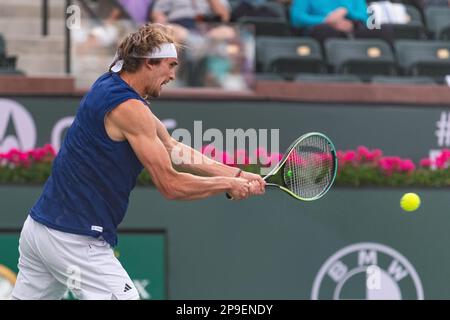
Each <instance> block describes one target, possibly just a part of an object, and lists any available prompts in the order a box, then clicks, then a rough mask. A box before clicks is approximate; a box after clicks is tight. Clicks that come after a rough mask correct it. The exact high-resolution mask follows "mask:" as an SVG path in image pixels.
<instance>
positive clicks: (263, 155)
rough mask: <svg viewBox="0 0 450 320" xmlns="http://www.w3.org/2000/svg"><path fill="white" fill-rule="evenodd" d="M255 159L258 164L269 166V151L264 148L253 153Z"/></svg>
mask: <svg viewBox="0 0 450 320" xmlns="http://www.w3.org/2000/svg"><path fill="white" fill-rule="evenodd" d="M253 156H254V159H255V160H256V163H260V164H262V165H267V164H268V163H269V158H268V156H267V150H266V149H265V148H263V147H259V148H257V149H256V150H255V151H254V152H253Z"/></svg>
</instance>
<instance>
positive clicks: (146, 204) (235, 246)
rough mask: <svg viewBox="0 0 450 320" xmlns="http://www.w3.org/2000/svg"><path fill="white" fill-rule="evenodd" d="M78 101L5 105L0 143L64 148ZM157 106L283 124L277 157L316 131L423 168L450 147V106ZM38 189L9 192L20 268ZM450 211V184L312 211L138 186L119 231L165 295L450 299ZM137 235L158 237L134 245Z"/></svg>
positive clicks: (3, 227) (359, 192) (186, 124)
mask: <svg viewBox="0 0 450 320" xmlns="http://www.w3.org/2000/svg"><path fill="white" fill-rule="evenodd" d="M79 100H80V97H78V96H74V97H63V98H62V97H56V96H54V97H14V96H5V97H3V98H1V99H0V119H1V118H2V117H3V119H7V129H6V132H5V133H4V134H3V136H2V137H0V146H1V144H2V143H4V141H6V139H7V138H8V137H9V139H16V140H17V141H18V143H19V144H21V145H22V146H25V145H27V144H28V145H33V144H34V145H33V147H34V146H41V145H43V144H45V143H48V142H52V141H60V140H61V138H62V137H63V135H64V132H65V131H64V128H65V126H66V125H67V123H70V117H73V116H74V115H75V112H76V108H77V105H78V103H79ZM11 101H12V102H13V104H14V106H11V105H12V104H11ZM17 104H18V105H19V107H17ZM5 106H6V107H5ZM152 109H153V111H154V112H155V114H156V115H157V116H158V117H160V118H161V119H165V120H168V119H172V121H171V122H172V123H175V124H176V128H186V129H188V130H189V131H192V130H193V123H194V121H197V120H202V121H203V128H204V130H206V129H208V128H218V129H221V130H224V129H226V128H231V129H236V128H243V129H248V128H256V129H280V148H281V150H283V149H284V148H285V147H286V146H287V145H289V143H290V142H291V141H292V140H293V139H294V138H296V137H297V136H299V135H300V134H302V133H305V132H308V131H321V132H324V133H326V134H327V135H329V136H330V137H331V138H332V139H333V141H334V142H335V144H336V146H337V148H338V149H340V150H345V149H351V148H355V147H357V146H358V145H366V146H368V147H370V148H380V149H382V150H383V151H384V153H385V154H387V155H399V156H402V157H410V158H412V159H414V160H416V161H417V160H419V159H420V158H422V157H425V156H428V154H429V152H430V150H433V149H440V148H445V147H448V146H450V115H449V109H448V107H446V106H442V107H439V106H420V105H410V106H408V105H406V106H405V105H402V106H399V105H370V104H364V105H356V104H353V105H350V104H343V103H336V104H321V103H314V104H313V103H299V102H274V101H271V102H270V101H267V102H265V101H213V100H211V101H208V100H186V101H182V100H170V99H166V100H164V99H163V100H158V101H155V102H153V103H152ZM24 110H26V111H25V112H24ZM24 117H25V118H27V119H28V120H29V119H31V120H32V126H33V125H34V126H35V133H33V130H32V129H33V128H32V126H31V127H30V126H28V127H25V126H24V123H25V124H27V121H28V120H25V121H24V120H23V119H24ZM65 118H66V120H64V119H65ZM447 119H448V120H447ZM29 123H30V122H29V121H28V124H29ZM30 132H31V133H30ZM436 132H438V133H439V134H436ZM33 134H35V136H34V137H33ZM447 136H449V137H448V138H447ZM10 141H12V140H10ZM41 189H42V186H41V185H36V186H17V185H16V186H10V185H3V186H0V203H1V205H2V207H1V210H0V231H2V232H3V233H2V236H7V237H6V238H1V237H0V239H3V240H1V243H2V244H4V246H3V247H2V246H1V245H0V265H2V264H3V265H7V267H8V268H10V269H11V270H13V271H17V268H16V266H15V265H14V261H15V259H13V258H11V255H14V252H16V254H17V244H16V243H15V242H17V235H18V230H19V229H20V227H21V225H22V223H23V221H24V220H25V217H26V215H27V213H28V211H29V209H30V207H31V206H32V205H33V203H34V201H36V199H37V197H38V196H39V194H40V192H41ZM405 192H417V193H419V194H420V196H421V198H422V206H421V207H420V208H419V210H417V211H416V212H412V213H405V212H403V211H402V210H401V209H400V207H399V200H400V197H401V195H402V194H403V193H405ZM449 208H450V198H449V197H448V190H446V189H425V190H411V189H408V190H406V189H387V188H386V189H382V188H380V189H368V188H364V189H343V188H334V189H332V190H331V191H330V192H329V193H328V194H327V195H326V196H325V197H324V198H322V199H321V200H319V201H316V202H311V203H302V202H297V201H294V200H292V199H291V198H290V197H289V196H287V195H285V194H283V193H281V192H277V191H268V192H267V194H266V195H265V196H264V197H259V198H254V199H249V200H247V201H242V202H231V201H227V200H226V199H225V197H222V196H217V197H214V198H210V199H207V200H202V201H194V202H175V201H167V200H165V199H163V198H162V197H161V196H160V195H159V193H158V192H157V190H155V189H153V188H136V190H135V191H134V192H133V193H132V197H131V199H130V207H129V211H128V214H127V216H126V218H125V220H124V222H123V224H122V225H121V235H123V236H121V238H122V239H123V242H122V243H124V244H125V246H126V248H127V249H125V253H123V252H122V253H121V255H122V254H123V256H122V258H123V259H125V257H126V252H131V251H132V250H133V249H132V248H133V247H136V252H137V251H138V252H137V253H136V256H137V258H136V259H137V260H136V259H135V258H133V259H135V262H134V263H135V264H137V265H145V264H146V263H148V261H156V264H155V265H154V269H155V270H153V271H149V270H150V269H149V268H150V267H144V269H145V270H144V272H147V271H148V272H150V273H151V274H149V275H143V276H141V277H140V278H145V279H147V280H150V283H149V284H147V289H148V292H150V294H151V296H152V297H153V298H155V299H166V298H169V299H311V298H314V299H315V298H318V299H333V298H340V299H348V298H351V299H360V298H361V299H364V298H371V299H376V298H384V299H388V298H402V299H421V298H425V299H450V285H449V284H448V279H449V273H450V250H448V248H447V247H448V243H450V241H449V240H450V239H449V238H450V233H449V230H450V219H449V216H448V214H449ZM130 232H131V233H130ZM132 232H135V233H136V234H137V235H139V236H143V237H144V236H145V235H146V232H148V233H150V234H153V235H154V240H148V241H149V242H146V241H147V240H145V239H144V238H142V241H140V240H139V238H135V239H132V240H129V239H127V237H128V236H129V235H130V234H133V233H132ZM130 241H131V242H130ZM134 243H142V244H143V245H141V246H139V245H138V244H136V245H135V244H134ZM120 245H121V242H120V240H119V247H120ZM5 246H6V248H7V249H2V248H5ZM146 250H148V257H145V252H146ZM6 252H8V253H6ZM143 253H144V254H143ZM6 256H8V257H6ZM129 259H131V258H129ZM124 261H125V262H124V264H127V262H126V261H127V259H125V260H124ZM367 266H372V267H371V268H369V269H368V268H367ZM127 268H128V269H130V270H133V272H135V271H134V267H133V266H127ZM136 272H138V271H136ZM130 273H131V271H130ZM132 277H133V276H132ZM155 277H156V278H155ZM155 281H156V283H158V284H155V283H154V282H155ZM152 290H153V291H152Z"/></svg>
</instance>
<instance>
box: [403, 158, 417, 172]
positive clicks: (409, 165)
mask: <svg viewBox="0 0 450 320" xmlns="http://www.w3.org/2000/svg"><path fill="white" fill-rule="evenodd" d="M414 169H416V165H415V164H414V162H412V161H411V160H410V159H404V160H403V161H401V162H400V170H401V171H402V172H408V173H410V172H412V171H414Z"/></svg>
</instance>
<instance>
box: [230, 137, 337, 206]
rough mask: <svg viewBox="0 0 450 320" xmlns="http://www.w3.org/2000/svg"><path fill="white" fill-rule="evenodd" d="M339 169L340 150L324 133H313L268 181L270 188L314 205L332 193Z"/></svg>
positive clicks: (296, 144) (295, 145) (293, 149)
mask: <svg viewBox="0 0 450 320" xmlns="http://www.w3.org/2000/svg"><path fill="white" fill-rule="evenodd" d="M337 167H338V163H337V156H336V149H335V147H334V145H333V143H332V142H331V140H330V139H329V138H328V137H327V136H326V135H324V134H322V133H318V132H310V133H307V134H304V135H302V136H301V137H300V138H298V139H297V140H295V141H294V142H293V143H292V144H291V146H290V147H289V148H288V150H287V151H286V153H285V155H284V157H283V159H281V161H280V162H279V163H278V164H277V166H276V167H275V168H274V169H273V170H272V171H271V172H270V173H269V174H268V175H266V176H265V177H264V180H266V186H271V187H277V188H279V189H281V190H283V191H285V192H287V193H288V194H289V195H291V196H292V197H294V198H295V199H298V200H302V201H313V200H317V199H320V198H321V197H323V196H324V195H325V194H326V193H327V192H328V190H330V188H331V186H332V185H333V182H334V179H335V178H336V173H337ZM227 196H228V198H230V197H229V195H228V194H227Z"/></svg>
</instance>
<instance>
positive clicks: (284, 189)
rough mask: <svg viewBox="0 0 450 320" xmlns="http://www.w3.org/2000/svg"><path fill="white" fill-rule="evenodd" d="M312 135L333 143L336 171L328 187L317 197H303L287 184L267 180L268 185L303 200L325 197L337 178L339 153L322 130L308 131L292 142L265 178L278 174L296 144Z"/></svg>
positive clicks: (332, 149)
mask: <svg viewBox="0 0 450 320" xmlns="http://www.w3.org/2000/svg"><path fill="white" fill-rule="evenodd" d="M310 136H321V137H322V138H325V140H326V141H327V142H328V143H329V144H330V145H331V151H332V152H331V154H332V156H333V161H334V173H333V177H332V179H331V181H330V183H329V184H328V186H327V188H326V189H325V190H323V191H322V192H321V193H319V194H318V195H317V196H315V197H312V198H302V197H300V196H298V195H296V194H295V193H294V192H292V191H291V190H289V189H288V188H286V187H285V186H281V185H279V184H276V183H270V182H267V183H266V186H274V187H278V188H279V189H281V190H283V191H285V192H287V193H288V194H289V195H291V196H292V197H294V198H296V199H298V200H301V201H314V200H317V199H320V198H321V197H323V196H324V195H325V194H326V193H327V192H328V190H330V188H331V186H332V185H333V183H334V180H335V179H336V175H337V168H338V160H337V155H336V148H335V147H334V144H333V142H332V141H331V140H330V138H328V137H327V136H326V135H324V134H323V133H320V132H308V133H305V134H304V135H302V136H300V137H299V138H297V139H296V140H295V141H294V142H292V144H291V145H290V146H289V148H288V149H287V150H288V151H287V153H286V154H285V155H284V157H283V158H282V159H281V161H280V162H279V163H278V164H277V165H276V167H275V168H273V169H272V170H271V171H270V172H269V173H268V174H267V175H266V176H265V177H263V179H264V180H266V181H267V180H268V179H269V178H270V177H272V176H275V175H277V174H278V172H279V171H280V170H281V169H282V168H283V167H284V164H285V163H286V161H287V159H288V158H289V155H290V154H291V153H292V152H293V151H294V148H295V146H296V145H297V144H298V143H300V142H301V141H302V140H304V139H306V138H309V137H310ZM282 179H283V182H284V177H283V176H282Z"/></svg>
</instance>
